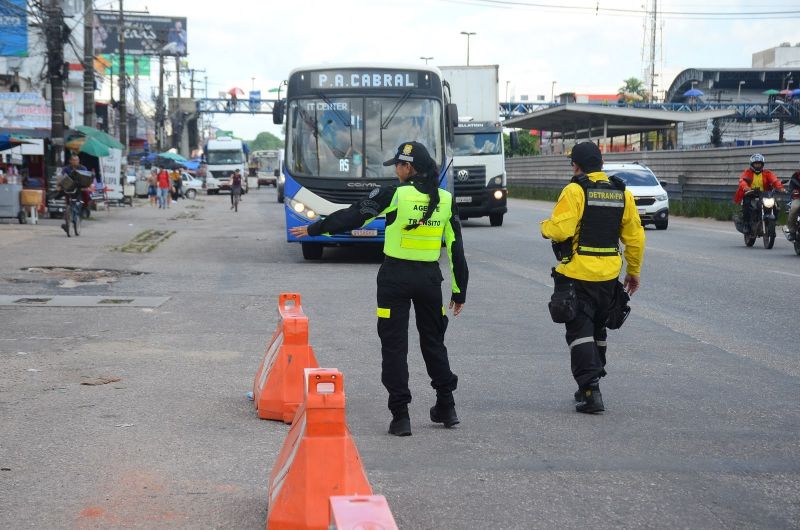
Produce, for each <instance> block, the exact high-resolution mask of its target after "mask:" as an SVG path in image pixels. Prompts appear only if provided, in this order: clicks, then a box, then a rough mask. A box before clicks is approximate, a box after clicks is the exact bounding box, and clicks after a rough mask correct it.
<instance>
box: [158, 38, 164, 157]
mask: <svg viewBox="0 0 800 530" xmlns="http://www.w3.org/2000/svg"><path fill="white" fill-rule="evenodd" d="M156 131H157V134H156V142H157V144H158V152H159V153H161V152H163V151H164V54H163V53H159V54H158V100H157V101H156Z"/></svg>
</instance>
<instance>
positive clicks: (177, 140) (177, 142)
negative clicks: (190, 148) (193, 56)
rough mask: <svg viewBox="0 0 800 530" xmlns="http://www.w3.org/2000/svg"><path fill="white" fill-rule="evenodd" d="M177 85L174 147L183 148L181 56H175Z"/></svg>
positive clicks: (173, 134) (173, 132) (173, 135)
mask: <svg viewBox="0 0 800 530" xmlns="http://www.w3.org/2000/svg"><path fill="white" fill-rule="evenodd" d="M175 85H176V86H177V96H178V98H177V102H178V104H177V105H175V125H174V126H173V131H172V137H173V138H174V142H173V147H175V148H177V149H178V151H180V150H181V144H182V143H183V142H182V140H183V109H181V56H180V55H176V56H175Z"/></svg>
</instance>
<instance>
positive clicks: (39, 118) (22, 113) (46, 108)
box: [0, 92, 51, 129]
mask: <svg viewBox="0 0 800 530" xmlns="http://www.w3.org/2000/svg"><path fill="white" fill-rule="evenodd" d="M50 125H51V123H50V102H48V101H46V100H45V99H44V98H43V97H42V96H40V95H39V94H38V93H36V92H0V128H6V129H50Z"/></svg>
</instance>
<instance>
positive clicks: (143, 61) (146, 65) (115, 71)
mask: <svg viewBox="0 0 800 530" xmlns="http://www.w3.org/2000/svg"><path fill="white" fill-rule="evenodd" d="M102 57H103V60H104V61H105V63H106V64H108V65H109V66H105V65H103V68H102V69H101V68H95V69H96V70H102V71H103V72H104V73H106V74H108V71H109V70H111V75H119V55H105V54H103V55H102ZM136 62H138V63H139V77H150V58H149V57H146V58H140V56H138V55H135V56H133V57H131V56H130V55H126V56H125V73H126V74H127V75H128V76H129V77H133V73H134V63H136Z"/></svg>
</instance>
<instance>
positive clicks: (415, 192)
mask: <svg viewBox="0 0 800 530" xmlns="http://www.w3.org/2000/svg"><path fill="white" fill-rule="evenodd" d="M383 165H384V166H391V165H394V168H395V173H396V175H397V178H398V179H399V180H400V183H399V184H397V185H391V186H383V187H381V188H377V189H374V190H373V191H372V192H371V193H370V194H369V196H368V197H366V198H364V199H362V200H360V201H359V202H357V203H356V204H354V205H353V206H350V207H349V208H346V209H343V210H338V211H336V212H333V213H332V214H331V215H329V216H328V217H326V218H325V219H324V220H321V221H317V222H316V223H313V224H311V225H308V226H298V227H294V228H292V229H291V230H290V231H291V233H292V235H294V236H295V237H298V238H303V237H306V236H320V235H321V234H325V233H341V232H346V231H348V230H352V229H355V228H358V227H360V226H362V225H363V224H364V223H366V222H368V221H369V220H370V219H373V218H375V217H378V216H385V217H386V235H385V239H384V244H383V252H384V254H385V258H384V261H383V264H382V265H381V268H380V270H379V271H378V279H377V283H378V292H377V300H378V310H377V314H378V336H379V337H380V340H381V355H382V359H383V361H382V366H381V382H382V383H383V385H384V386H385V387H386V390H387V391H388V393H389V410H390V411H391V413H392V421H391V423H390V424H389V433H390V434H393V435H395V436H409V435H411V420H410V418H409V414H408V404H409V403H411V392H410V391H409V388H408V319H409V308H410V305H411V303H412V302H413V304H414V313H415V316H416V324H417V330H418V331H419V336H420V349H421V350H422V358H423V360H424V361H425V366H426V368H427V371H428V375H429V376H430V378H431V386H432V387H433V388H434V389H435V390H436V404H435V405H434V406H433V407H431V409H430V418H431V421H433V422H435V423H443V424H444V426H445V427H448V428H449V427H452V426H453V425H456V424H457V423H459V419H458V416H457V415H456V409H455V400H454V398H453V391H454V390H455V389H456V386H457V384H458V377H457V376H456V374H454V373H453V372H452V371H451V370H450V362H449V360H448V357H447V348H446V347H445V344H444V334H445V330H446V329H447V324H448V319H447V315H446V312H445V308H444V306H443V305H442V291H441V282H442V281H443V277H442V272H441V270H440V269H439V256H440V253H441V247H442V239H443V238H444V242H445V244H446V246H447V255H448V257H449V259H450V265H451V270H452V274H451V283H452V285H451V287H452V295H451V297H450V304H449V307H450V308H451V309H452V310H453V315H454V316H456V315H458V314H459V313H461V310H462V309H463V307H464V302H465V301H466V294H467V281H468V278H469V270H468V268H467V261H466V258H465V256H464V246H463V241H462V239H461V224H460V222H459V220H458V212H457V211H456V207H455V204H454V203H453V196H452V194H450V193H449V192H447V191H445V190H442V189H439V170H438V168H437V167H436V163H435V161H434V160H433V159H432V158H431V156H430V154H429V153H428V150H427V149H426V148H425V146H424V145H422V144H421V143H418V142H405V143H403V144H401V145H400V147H398V148H397V153H396V154H395V156H394V157H393V158H391V159H389V160H387V161H386V162H384V163H383Z"/></svg>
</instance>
